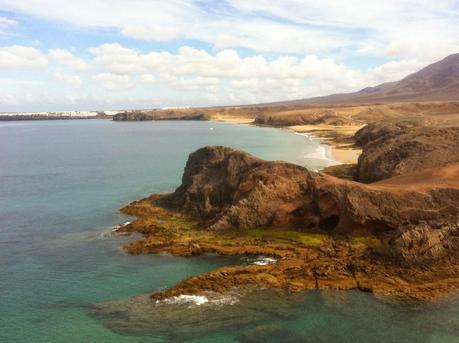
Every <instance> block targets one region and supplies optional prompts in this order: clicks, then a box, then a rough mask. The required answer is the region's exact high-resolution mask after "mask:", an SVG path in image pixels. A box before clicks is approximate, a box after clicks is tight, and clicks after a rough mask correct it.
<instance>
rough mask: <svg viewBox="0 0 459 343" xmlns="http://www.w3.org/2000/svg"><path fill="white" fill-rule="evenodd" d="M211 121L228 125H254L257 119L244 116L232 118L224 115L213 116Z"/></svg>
mask: <svg viewBox="0 0 459 343" xmlns="http://www.w3.org/2000/svg"><path fill="white" fill-rule="evenodd" d="M210 120H214V121H222V122H226V123H235V124H253V123H254V121H255V119H253V118H249V117H244V116H230V115H224V114H215V115H212V116H211V118H210Z"/></svg>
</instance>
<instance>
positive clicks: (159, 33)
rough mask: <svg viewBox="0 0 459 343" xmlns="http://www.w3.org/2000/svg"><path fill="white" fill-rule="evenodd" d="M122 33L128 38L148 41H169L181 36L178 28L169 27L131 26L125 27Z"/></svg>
mask: <svg viewBox="0 0 459 343" xmlns="http://www.w3.org/2000/svg"><path fill="white" fill-rule="evenodd" d="M121 33H122V34H123V35H124V36H126V37H131V38H135V39H142V40H148V41H169V40H172V39H175V38H177V37H179V36H180V31H179V30H178V29H177V28H176V27H167V26H156V27H155V26H139V25H129V26H126V27H123V28H122V30H121Z"/></svg>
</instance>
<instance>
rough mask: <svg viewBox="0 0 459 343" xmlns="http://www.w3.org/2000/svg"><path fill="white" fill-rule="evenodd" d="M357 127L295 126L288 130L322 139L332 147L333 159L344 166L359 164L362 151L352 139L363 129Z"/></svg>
mask: <svg viewBox="0 0 459 343" xmlns="http://www.w3.org/2000/svg"><path fill="white" fill-rule="evenodd" d="M362 127H363V125H362V126H357V125H343V126H332V125H294V126H289V127H288V128H289V129H290V130H292V131H295V132H298V133H307V134H311V135H313V136H316V137H319V138H321V139H322V140H323V141H324V142H325V143H327V144H328V145H329V146H330V147H331V153H332V155H333V156H332V157H333V158H334V159H335V160H337V161H339V162H342V163H343V164H354V163H357V160H358V158H359V155H360V154H361V152H362V150H361V149H360V148H358V147H356V146H355V144H354V142H353V140H352V137H353V136H354V134H355V133H356V132H357V131H358V130H359V129H360V128H362Z"/></svg>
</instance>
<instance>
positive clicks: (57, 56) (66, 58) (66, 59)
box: [48, 49, 90, 71]
mask: <svg viewBox="0 0 459 343" xmlns="http://www.w3.org/2000/svg"><path fill="white" fill-rule="evenodd" d="M48 55H49V57H50V58H51V59H53V60H55V61H57V62H59V63H61V64H63V65H65V66H67V67H70V68H72V69H73V70H75V71H84V70H88V69H89V68H90V65H89V64H88V63H87V62H86V61H84V60H83V59H81V58H78V57H76V56H75V55H73V54H72V53H71V52H70V51H68V50H65V49H51V50H49V52H48Z"/></svg>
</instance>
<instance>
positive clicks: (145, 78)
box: [140, 74, 157, 83]
mask: <svg viewBox="0 0 459 343" xmlns="http://www.w3.org/2000/svg"><path fill="white" fill-rule="evenodd" d="M140 80H141V81H142V82H143V83H155V82H156V81H157V79H156V77H155V76H154V75H152V74H142V75H140Z"/></svg>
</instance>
